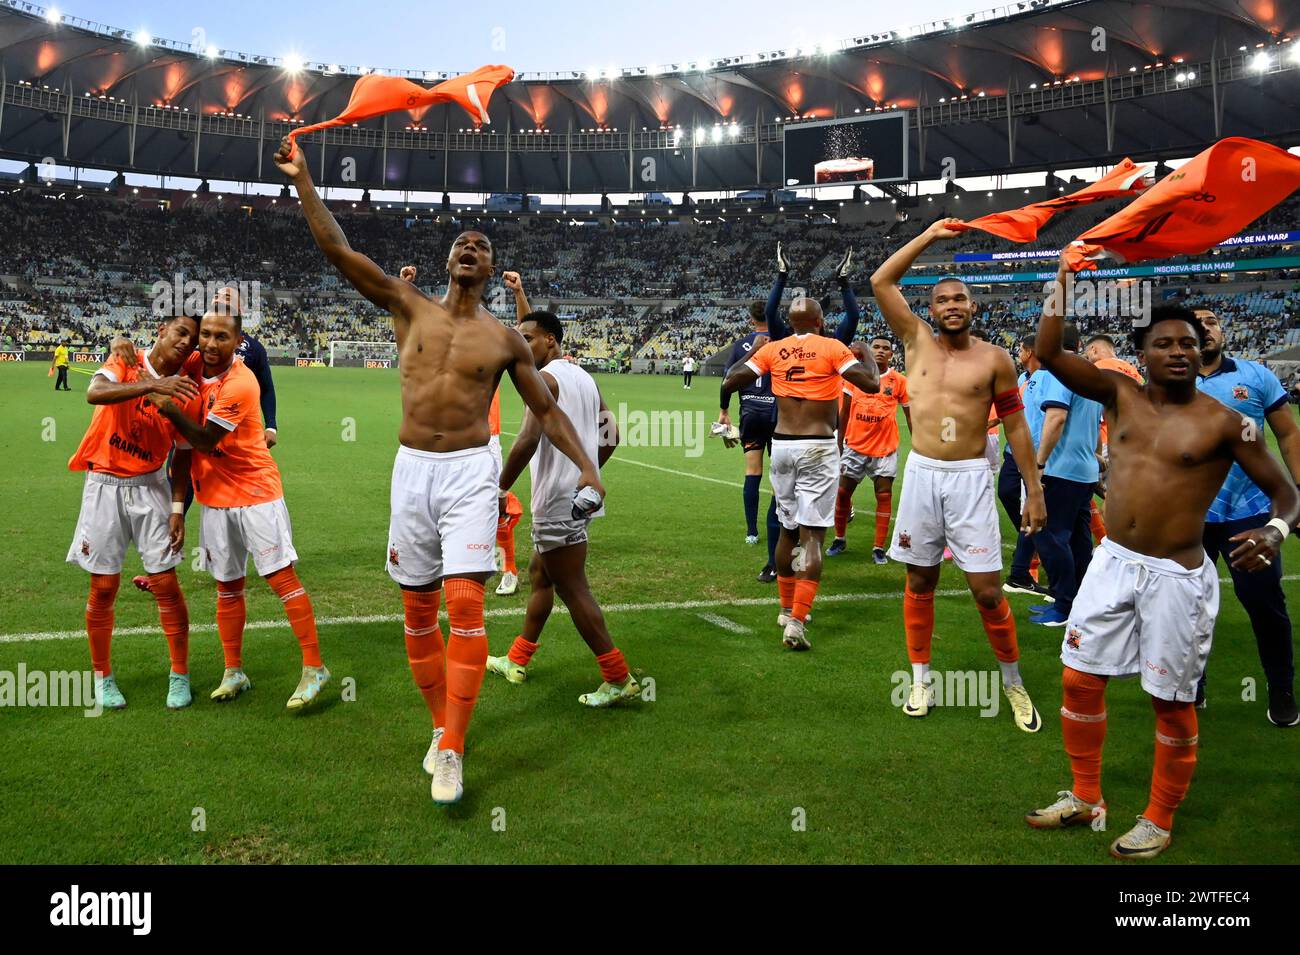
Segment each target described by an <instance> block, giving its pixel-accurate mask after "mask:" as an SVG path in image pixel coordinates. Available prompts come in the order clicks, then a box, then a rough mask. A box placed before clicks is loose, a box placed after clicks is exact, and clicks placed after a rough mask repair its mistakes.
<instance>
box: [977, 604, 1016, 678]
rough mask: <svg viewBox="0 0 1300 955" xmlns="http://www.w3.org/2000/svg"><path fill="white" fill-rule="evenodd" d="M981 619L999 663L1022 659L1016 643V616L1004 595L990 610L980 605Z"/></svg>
mask: <svg viewBox="0 0 1300 955" xmlns="http://www.w3.org/2000/svg"><path fill="white" fill-rule="evenodd" d="M976 606H977V607H979V612H980V619H981V620H983V621H984V632H985V633H987V634H988V637H989V643H990V644H992V645H993V653H994V654H995V655H996V656H997V658H998V662H999V663H1015V662H1016V661H1017V660H1019V659H1020V647H1019V646H1017V644H1016V618H1015V615H1014V614H1013V613H1012V612H1011V607H1010V605H1009V604H1007V598H1006V597H1003V598H1002V600H1001V601H1000V602H999V603H998V605H997V606H996V607H994V608H993V609H992V610H989V609H988V608H987V607H983V606H980V605H979V604H976Z"/></svg>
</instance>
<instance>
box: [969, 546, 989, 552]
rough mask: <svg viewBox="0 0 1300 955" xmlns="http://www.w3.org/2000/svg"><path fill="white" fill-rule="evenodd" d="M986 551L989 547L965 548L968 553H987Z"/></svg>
mask: <svg viewBox="0 0 1300 955" xmlns="http://www.w3.org/2000/svg"><path fill="white" fill-rule="evenodd" d="M988 552H989V548H987V547H979V546H972V547H967V548H966V553H968V554H987V553H988Z"/></svg>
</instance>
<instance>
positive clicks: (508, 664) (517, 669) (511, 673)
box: [487, 657, 528, 683]
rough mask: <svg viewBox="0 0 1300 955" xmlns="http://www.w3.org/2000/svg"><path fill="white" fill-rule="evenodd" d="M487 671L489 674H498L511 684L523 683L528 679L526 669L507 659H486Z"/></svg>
mask: <svg viewBox="0 0 1300 955" xmlns="http://www.w3.org/2000/svg"><path fill="white" fill-rule="evenodd" d="M487 669H488V672H490V673H499V674H500V675H501V676H503V677H505V678H506V679H507V680H509V681H510V682H511V683H523V682H524V680H526V679H528V669H527V668H526V667H521V666H520V665H519V664H518V663H516V662H515V661H514V660H511V659H510V658H509V657H488V658H487Z"/></svg>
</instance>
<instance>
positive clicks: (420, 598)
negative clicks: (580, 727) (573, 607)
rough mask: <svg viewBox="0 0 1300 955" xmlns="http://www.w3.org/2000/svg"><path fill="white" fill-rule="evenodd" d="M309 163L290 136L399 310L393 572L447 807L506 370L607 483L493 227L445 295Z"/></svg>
mask: <svg viewBox="0 0 1300 955" xmlns="http://www.w3.org/2000/svg"><path fill="white" fill-rule="evenodd" d="M301 158H302V157H301V155H300V154H299V155H295V148H294V145H293V143H291V142H290V141H289V140H288V138H285V139H284V140H282V141H281V144H280V151H279V152H278V153H276V156H275V162H276V164H277V165H278V166H279V167H280V170H281V171H282V172H283V173H284V174H285V175H287V176H289V177H290V178H292V179H293V184H294V188H295V189H296V190H297V192H298V197H299V198H300V199H301V200H302V211H303V214H304V215H305V216H306V218H307V225H308V226H309V227H310V229H311V234H312V237H313V238H314V239H315V240H316V244H317V245H318V246H320V249H321V251H322V252H323V253H324V254H325V258H327V259H328V260H329V261H330V263H331V264H332V265H333V266H334V267H335V268H337V269H338V270H339V271H340V272H341V273H342V274H343V277H344V278H346V279H347V280H348V281H349V282H350V283H352V285H353V287H355V288H356V289H357V291H359V292H360V293H361V294H362V295H364V296H365V297H366V298H367V299H369V300H370V301H371V302H373V303H374V304H375V305H377V306H379V307H380V308H382V309H384V310H386V311H387V312H388V313H389V314H390V315H392V317H393V329H394V332H395V333H396V336H397V352H398V364H399V365H400V367H401V383H402V424H401V429H400V430H399V431H398V435H397V437H398V441H399V442H400V445H401V446H400V447H399V448H398V451H397V460H396V461H394V463H393V482H392V492H391V496H390V506H391V516H390V520H389V528H388V573H389V576H391V577H392V578H393V580H395V581H396V582H397V584H398V585H399V586H400V587H401V588H402V602H403V605H404V608H405V616H406V652H407V656H408V658H409V660H410V664H411V673H412V674H413V675H414V677H415V682H416V685H417V686H418V687H419V688H420V692H421V693H422V694H423V695H424V699H425V703H426V704H427V705H428V707H429V712H430V714H431V715H432V718H433V742H432V743H431V744H430V746H429V752H428V753H427V754H426V755H425V759H424V765H425V769H426V770H427V771H429V772H430V773H431V774H432V775H433V781H432V784H431V786H430V791H431V793H432V796H433V800H434V802H436V803H443V804H445V803H454V802H457V801H458V800H459V799H460V797H461V794H462V792H463V782H462V779H463V765H464V751H465V731H466V730H467V729H468V728H469V721H470V716H471V715H472V714H473V712H474V703H475V701H476V700H477V699H478V691H479V686H480V685H481V684H482V682H483V671H484V666H485V665H486V663H487V656H488V652H487V632H486V630H485V629H484V627H483V582H484V581H486V580H487V579H488V578H489V577H491V576H492V574H493V573H494V571H495V566H494V563H493V553H494V549H495V545H494V541H495V540H496V529H497V480H498V478H499V476H500V469H499V468H498V466H497V458H496V457H494V456H493V454H492V452H491V450H490V449H489V447H488V408H489V406H490V405H491V404H492V394H493V392H495V391H496V389H497V385H498V383H499V382H500V380H501V375H502V373H503V372H505V373H508V374H509V375H510V378H511V380H512V381H513V382H514V384H515V388H516V389H517V390H518V392H519V396H520V397H521V398H523V400H524V404H525V405H527V406H528V409H529V410H530V411H532V413H533V414H534V415H536V416H537V420H538V422H539V423H540V425H541V428H542V431H543V432H544V433H545V435H546V437H547V438H548V439H550V441H551V442H552V443H553V444H554V445H555V446H556V447H557V448H559V449H560V452H561V453H562V454H564V455H565V456H566V457H568V458H569V459H570V460H572V461H573V462H574V463H575V464H576V465H578V469H579V478H578V481H577V484H578V485H579V486H584V487H592V488H593V489H594V490H595V491H596V492H597V493H599V494H600V495H601V496H602V497H604V493H605V489H604V486H603V485H602V484H601V483H600V473H599V471H598V470H597V469H596V464H595V462H594V461H592V460H591V459H590V458H589V457H588V456H587V454H586V452H585V451H583V449H582V443H581V442H580V441H579V440H578V436H577V434H576V433H575V432H574V430H573V425H571V424H570V423H569V419H568V418H567V417H566V416H565V414H564V412H562V411H561V410H560V408H559V406H558V405H557V404H556V403H555V399H554V398H552V397H551V392H550V390H549V389H548V388H547V387H546V383H545V382H544V381H542V376H541V375H540V374H539V373H538V371H537V367H536V365H535V364H534V363H533V354H532V352H531V351H529V349H528V343H527V342H525V341H524V340H523V338H521V337H520V335H519V333H518V332H517V331H515V330H514V329H512V328H506V326H504V325H502V324H501V322H500V321H498V320H497V318H496V316H495V315H493V314H492V313H491V312H489V311H488V310H487V309H486V308H484V307H483V290H484V288H486V286H487V283H488V280H489V279H491V278H492V275H493V273H494V272H495V271H496V265H495V263H494V261H493V253H492V243H491V242H489V241H488V238H487V236H485V235H483V234H482V233H480V232H462V233H461V234H460V235H458V236H457V237H456V240H455V241H454V242H453V243H452V246H451V249H450V250H448V253H447V264H446V268H447V273H448V279H449V281H448V283H447V292H446V294H445V295H444V296H443V297H442V298H440V299H431V298H429V297H428V296H426V295H425V294H424V293H423V292H421V291H420V290H419V289H418V288H416V287H415V286H414V285H412V284H411V283H410V282H405V281H403V280H402V279H400V278H397V277H396V276H392V275H386V274H385V273H384V271H383V269H381V268H380V267H379V266H377V265H376V264H375V263H374V262H372V261H371V260H370V259H369V258H367V257H366V256H365V255H362V254H361V253H360V252H357V251H355V250H354V249H353V248H352V247H351V246H350V245H348V240H347V238H346V237H345V236H344V235H343V230H341V229H340V228H339V225H338V223H337V222H335V221H334V217H333V216H332V215H330V212H329V210H328V209H327V208H326V207H325V204H324V203H323V202H322V201H321V199H320V196H318V195H317V193H316V188H315V186H313V185H312V181H311V177H310V175H309V174H308V172H307V164H306V163H305V162H302V161H300V160H301ZM574 490H576V488H575V489H574ZM444 584H445V586H446V591H447V616H448V618H449V619H450V622H451V639H450V640H449V641H448V642H447V645H446V647H445V653H444V646H443V642H442V631H441V630H440V629H439V628H438V602H439V599H440V597H441V594H442V590H443V588H444ZM444 657H445V660H444Z"/></svg>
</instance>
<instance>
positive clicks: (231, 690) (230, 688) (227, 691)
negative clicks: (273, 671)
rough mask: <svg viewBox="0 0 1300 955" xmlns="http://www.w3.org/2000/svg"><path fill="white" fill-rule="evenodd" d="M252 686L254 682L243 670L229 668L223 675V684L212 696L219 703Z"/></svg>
mask: <svg viewBox="0 0 1300 955" xmlns="http://www.w3.org/2000/svg"><path fill="white" fill-rule="evenodd" d="M252 688H253V683H252V681H251V680H249V678H248V677H247V676H246V675H245V674H244V671H243V670H238V669H232V668H227V669H226V672H225V673H223V674H222V675H221V684H220V685H219V686H218V687H217V688H216V689H215V690H213V691H212V695H211V697H210V698H211V699H213V700H216V701H217V702H218V703H227V702H229V701H230V700H233V699H234V698H235V697H237V696H239V694H241V693H244V692H247V691H248V690H251V689H252Z"/></svg>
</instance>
